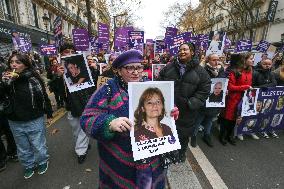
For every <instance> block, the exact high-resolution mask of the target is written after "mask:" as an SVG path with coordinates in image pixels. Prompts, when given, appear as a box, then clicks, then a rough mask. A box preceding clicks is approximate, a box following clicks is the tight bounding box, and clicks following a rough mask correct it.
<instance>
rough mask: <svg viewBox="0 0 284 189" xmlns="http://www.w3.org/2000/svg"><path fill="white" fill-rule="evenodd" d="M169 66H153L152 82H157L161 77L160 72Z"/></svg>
mask: <svg viewBox="0 0 284 189" xmlns="http://www.w3.org/2000/svg"><path fill="white" fill-rule="evenodd" d="M166 65H167V64H152V80H153V81H156V80H157V79H158V77H159V73H160V71H161V70H162V69H163V68H164V67H165V66H166Z"/></svg>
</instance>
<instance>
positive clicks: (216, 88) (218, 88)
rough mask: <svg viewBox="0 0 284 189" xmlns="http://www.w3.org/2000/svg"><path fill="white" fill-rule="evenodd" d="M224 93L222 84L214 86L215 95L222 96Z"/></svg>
mask: <svg viewBox="0 0 284 189" xmlns="http://www.w3.org/2000/svg"><path fill="white" fill-rule="evenodd" d="M221 91H222V84H221V83H217V84H215V86H214V95H220V94H221Z"/></svg>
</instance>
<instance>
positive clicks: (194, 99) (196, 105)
mask: <svg viewBox="0 0 284 189" xmlns="http://www.w3.org/2000/svg"><path fill="white" fill-rule="evenodd" d="M158 80H160V81H174V83H175V87H174V90H175V104H176V106H177V107H178V109H179V112H180V114H179V118H178V120H177V121H176V125H177V128H178V129H180V130H185V132H186V133H188V135H190V133H189V132H190V130H191V129H192V128H191V127H193V126H194V123H195V119H196V116H197V113H198V110H199V109H200V108H201V107H204V106H205V101H206V99H207V97H208V96H209V93H210V84H211V81H210V77H209V75H208V73H207V72H206V71H205V69H204V68H202V67H201V66H200V65H199V62H198V60H197V59H193V60H191V61H190V62H189V63H187V65H186V69H185V73H184V74H183V75H182V76H181V74H180V65H179V64H178V60H177V58H175V59H174V60H173V62H171V63H169V64H168V65H166V66H165V67H164V68H163V69H162V70H161V72H160V74H159V78H158Z"/></svg>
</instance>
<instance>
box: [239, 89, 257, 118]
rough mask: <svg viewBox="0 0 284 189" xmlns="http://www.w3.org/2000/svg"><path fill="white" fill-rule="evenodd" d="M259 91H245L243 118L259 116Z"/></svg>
mask: <svg viewBox="0 0 284 189" xmlns="http://www.w3.org/2000/svg"><path fill="white" fill-rule="evenodd" d="M258 93H259V89H248V90H246V91H245V94H244V96H243V101H242V113H241V116H242V117H244V116H251V115H256V114H257V110H256V109H257V97H258Z"/></svg>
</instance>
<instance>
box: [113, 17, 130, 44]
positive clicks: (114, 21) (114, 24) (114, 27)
mask: <svg viewBox="0 0 284 189" xmlns="http://www.w3.org/2000/svg"><path fill="white" fill-rule="evenodd" d="M126 15H127V12H124V13H121V14H118V15H114V16H113V48H115V29H116V18H117V17H120V16H126Z"/></svg>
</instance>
